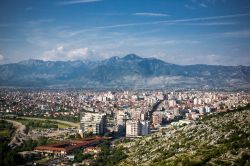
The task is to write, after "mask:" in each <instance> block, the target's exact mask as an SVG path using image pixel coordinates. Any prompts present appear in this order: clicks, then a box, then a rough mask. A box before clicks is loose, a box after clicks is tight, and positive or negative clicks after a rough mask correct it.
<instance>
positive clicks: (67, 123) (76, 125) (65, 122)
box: [20, 116, 80, 128]
mask: <svg viewBox="0 0 250 166" xmlns="http://www.w3.org/2000/svg"><path fill="white" fill-rule="evenodd" d="M20 118H24V119H30V120H43V121H45V120H50V121H55V122H58V123H62V124H66V125H69V126H71V127H76V128H80V124H79V123H74V122H69V121H64V120H58V119H45V118H32V117H25V116H20Z"/></svg>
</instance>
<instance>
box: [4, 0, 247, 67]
mask: <svg viewBox="0 0 250 166" xmlns="http://www.w3.org/2000/svg"><path fill="white" fill-rule="evenodd" d="M249 20H250V1H249V0H54V1H53V0H1V1H0V63H1V64H4V63H12V62H18V61H21V60H26V59H43V60H63V61H64V60H102V59H106V58H109V57H111V56H124V55H126V54H129V53H135V54H137V55H140V56H142V57H156V58H159V59H162V60H164V61H167V62H170V63H175V64H184V65H189V64H215V65H250V21H249Z"/></svg>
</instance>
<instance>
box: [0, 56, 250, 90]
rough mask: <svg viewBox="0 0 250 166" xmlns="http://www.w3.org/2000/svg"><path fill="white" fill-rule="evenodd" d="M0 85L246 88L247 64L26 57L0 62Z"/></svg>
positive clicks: (248, 80)
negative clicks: (26, 58)
mask: <svg viewBox="0 0 250 166" xmlns="http://www.w3.org/2000/svg"><path fill="white" fill-rule="evenodd" d="M0 86H1V87H37V88H136V89H143V88H240V89H241V88H243V89H249V88H250V66H218V65H200V64H198V65H176V64H171V63H167V62H164V61H162V60H159V59H156V58H142V57H140V56H137V55H135V54H129V55H126V56H124V57H117V56H115V57H111V58H109V59H106V60H102V61H80V60H78V61H43V60H32V59H31V60H26V61H21V62H18V63H11V64H4V65H0Z"/></svg>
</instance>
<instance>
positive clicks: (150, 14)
mask: <svg viewBox="0 0 250 166" xmlns="http://www.w3.org/2000/svg"><path fill="white" fill-rule="evenodd" d="M133 15H136V16H152V17H165V16H169V15H168V14H165V13H149V12H143V13H134V14H133Z"/></svg>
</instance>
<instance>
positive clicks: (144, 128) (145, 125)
mask: <svg viewBox="0 0 250 166" xmlns="http://www.w3.org/2000/svg"><path fill="white" fill-rule="evenodd" d="M140 130H141V132H140V135H142V136H143V135H148V134H149V121H140Z"/></svg>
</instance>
